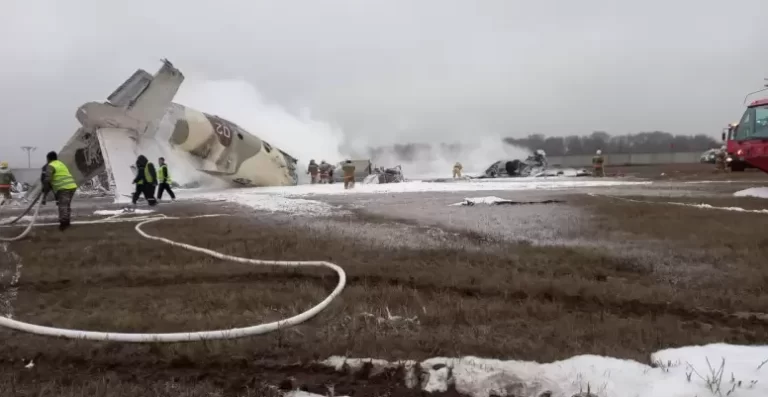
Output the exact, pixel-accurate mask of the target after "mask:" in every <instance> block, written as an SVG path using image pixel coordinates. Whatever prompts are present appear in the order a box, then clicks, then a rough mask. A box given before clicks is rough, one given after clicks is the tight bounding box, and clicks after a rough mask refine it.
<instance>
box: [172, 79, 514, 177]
mask: <svg viewBox="0 0 768 397" xmlns="http://www.w3.org/2000/svg"><path fill="white" fill-rule="evenodd" d="M176 102H177V103H180V104H182V105H185V106H189V107H192V108H194V109H197V110H200V111H203V112H206V113H211V114H215V115H218V116H221V117H223V118H226V119H228V120H230V121H232V122H234V123H237V124H238V125H240V126H241V127H243V128H244V129H245V130H247V131H248V132H250V133H252V134H254V135H256V136H257V137H259V138H261V139H264V140H266V141H267V142H269V143H270V144H272V145H274V146H277V147H279V148H280V149H282V150H283V151H285V152H287V153H288V154H290V155H291V156H294V157H296V158H297V159H299V164H298V167H299V170H298V171H299V182H300V183H306V182H308V177H307V175H306V167H307V164H308V163H309V160H310V159H314V160H316V161H317V162H320V160H326V161H328V162H331V163H336V162H339V161H342V160H344V159H346V158H349V157H350V155H351V154H352V153H356V154H358V155H360V154H362V153H367V152H368V150H367V149H368V147H367V146H366V142H365V137H361V136H355V142H354V149H351V148H350V152H348V151H347V150H345V149H343V148H349V145H345V143H349V142H345V135H344V132H343V131H342V130H341V129H340V128H338V127H336V126H334V125H332V124H331V123H328V122H325V121H320V120H316V119H313V118H312V117H311V116H310V113H309V111H308V110H306V111H304V112H303V113H302V114H294V113H291V112H290V111H288V110H287V109H285V108H284V107H282V106H280V105H278V104H274V103H269V102H268V101H267V100H266V99H265V98H264V97H263V96H262V95H261V93H259V91H258V90H257V89H256V87H254V86H253V85H252V84H250V83H248V82H247V81H245V80H240V79H233V80H204V79H193V78H189V77H188V78H187V79H186V80H185V82H184V84H182V86H181V89H180V90H179V93H178V95H177V96H176ZM417 138H418V136H415V137H414V140H417ZM390 143H391V144H401V145H403V144H408V143H409V142H407V141H405V142H400V141H398V142H390ZM455 143H457V144H458V145H459V147H458V148H454V149H452V150H445V148H444V146H441V144H440V143H432V144H430V146H429V147H425V148H421V149H419V150H417V152H416V153H415V154H414V155H413V156H409V157H408V158H403V156H402V155H400V154H398V153H397V152H396V151H394V150H386V149H385V150H383V151H380V152H378V153H377V154H376V156H375V158H374V159H372V160H374V162H375V164H376V165H377V166H383V167H393V166H396V165H398V164H399V165H402V166H403V173H404V174H405V176H406V177H407V178H409V179H419V178H437V177H450V176H451V169H452V168H453V165H454V164H455V163H456V162H457V161H458V162H460V163H462V165H463V166H464V173H465V174H468V175H472V174H480V173H482V172H483V171H485V169H486V168H487V167H488V166H489V165H491V164H492V163H494V162H496V161H498V160H506V159H524V158H525V157H526V156H527V155H528V153H527V152H526V151H525V150H524V149H521V148H519V147H515V146H511V145H508V144H505V143H504V142H503V141H502V137H501V136H499V135H489V134H482V135H480V136H477V135H469V134H468V136H467V137H466V138H465V139H463V140H461V141H459V142H455ZM365 156H367V154H366V155H365ZM356 158H360V156H356ZM363 158H365V157H363Z"/></svg>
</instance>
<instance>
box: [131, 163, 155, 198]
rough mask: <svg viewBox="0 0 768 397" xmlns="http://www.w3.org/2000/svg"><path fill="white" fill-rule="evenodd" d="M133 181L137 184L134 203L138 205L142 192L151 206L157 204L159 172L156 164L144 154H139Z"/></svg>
mask: <svg viewBox="0 0 768 397" xmlns="http://www.w3.org/2000/svg"><path fill="white" fill-rule="evenodd" d="M133 183H134V184H135V185H136V191H135V192H133V205H136V202H137V201H139V196H141V195H142V194H143V195H144V198H145V199H146V200H147V203H148V204H149V205H150V206H154V205H157V199H155V186H156V185H157V172H156V171H155V165H154V164H152V162H151V161H149V160H147V158H146V157H144V155H139V157H138V158H137V159H136V177H135V178H134V179H133Z"/></svg>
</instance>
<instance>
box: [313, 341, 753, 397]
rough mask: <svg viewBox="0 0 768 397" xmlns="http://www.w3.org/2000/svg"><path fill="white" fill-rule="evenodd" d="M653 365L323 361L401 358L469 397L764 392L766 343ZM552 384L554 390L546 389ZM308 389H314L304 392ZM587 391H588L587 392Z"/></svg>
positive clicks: (689, 351) (424, 376)
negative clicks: (390, 359)
mask: <svg viewBox="0 0 768 397" xmlns="http://www.w3.org/2000/svg"><path fill="white" fill-rule="evenodd" d="M651 361H652V362H653V363H654V364H655V365H654V366H653V367H652V366H649V365H646V364H643V363H639V362H636V361H632V360H620V359H616V358H611V357H602V356H594V355H582V356H576V357H572V358H569V359H567V360H563V361H557V362H553V363H546V364H540V363H536V362H526V361H513V360H510V361H502V360H493V359H483V358H478V357H462V358H444V357H438V358H431V359H428V360H425V361H422V362H421V363H419V365H418V366H415V365H414V364H415V363H414V362H408V361H405V362H387V361H384V360H371V359H351V358H345V357H338V356H337V357H331V358H329V359H327V360H325V361H324V362H323V363H324V364H325V365H328V366H331V367H334V368H336V369H337V370H339V371H341V370H342V367H343V366H344V365H346V366H348V367H349V368H350V369H351V370H352V371H355V369H359V368H362V366H363V364H364V363H366V362H371V364H373V366H374V369H373V373H374V374H375V373H376V372H377V371H381V370H383V369H386V368H387V367H397V366H398V365H403V367H404V368H405V369H406V371H408V369H412V370H413V371H415V370H416V368H421V374H416V373H412V374H410V376H409V375H408V373H406V378H405V382H406V384H409V386H411V387H421V388H422V389H423V390H424V391H427V392H440V391H446V390H447V389H449V388H450V387H455V388H456V390H457V391H458V392H460V393H462V394H465V395H469V396H473V397H489V396H493V395H496V396H511V395H513V396H521V397H523V396H524V397H540V396H551V397H571V396H574V395H576V394H578V393H581V392H587V391H588V390H589V392H591V393H592V394H593V395H595V396H599V397H706V396H713V397H723V396H729V397H765V396H768V345H763V346H734V345H727V344H712V345H706V346H691V347H682V348H675V349H666V350H662V351H659V352H656V353H654V354H652V355H651ZM547 391H549V392H550V393H551V394H546V392H547ZM302 395H303V396H312V394H302ZM584 395H585V396H586V393H585V394H584Z"/></svg>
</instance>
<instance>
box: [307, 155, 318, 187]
mask: <svg viewBox="0 0 768 397" xmlns="http://www.w3.org/2000/svg"><path fill="white" fill-rule="evenodd" d="M319 172H320V167H319V166H318V165H317V163H316V162H315V160H309V167H307V174H309V176H310V178H311V179H312V182H311V183H312V184H313V185H314V184H315V183H317V175H318V173H319Z"/></svg>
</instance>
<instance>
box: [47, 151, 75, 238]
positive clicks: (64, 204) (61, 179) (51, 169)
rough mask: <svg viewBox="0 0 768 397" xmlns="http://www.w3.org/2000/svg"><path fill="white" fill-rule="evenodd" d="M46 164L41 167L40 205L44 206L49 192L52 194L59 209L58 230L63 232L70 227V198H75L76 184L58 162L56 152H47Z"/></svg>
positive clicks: (64, 167) (63, 165) (65, 167)
mask: <svg viewBox="0 0 768 397" xmlns="http://www.w3.org/2000/svg"><path fill="white" fill-rule="evenodd" d="M46 160H47V162H48V163H47V164H46V165H45V167H43V175H42V181H43V192H42V202H41V203H40V204H41V205H45V199H46V196H47V195H48V193H49V192H53V196H54V197H55V198H56V203H57V204H58V207H59V230H61V231H64V230H65V229H67V228H68V227H69V225H70V216H71V212H72V198H73V197H75V191H76V190H77V183H76V182H75V178H73V177H72V174H71V173H70V172H69V168H67V166H66V165H65V164H64V163H62V162H61V161H59V157H58V155H57V154H56V152H48V154H47V155H46Z"/></svg>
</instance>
